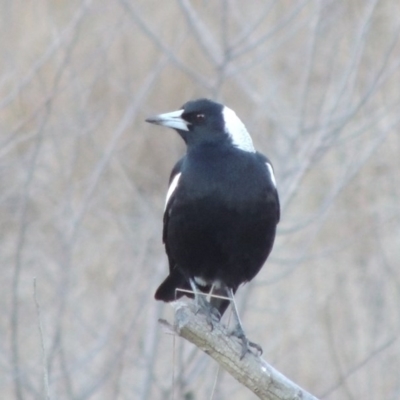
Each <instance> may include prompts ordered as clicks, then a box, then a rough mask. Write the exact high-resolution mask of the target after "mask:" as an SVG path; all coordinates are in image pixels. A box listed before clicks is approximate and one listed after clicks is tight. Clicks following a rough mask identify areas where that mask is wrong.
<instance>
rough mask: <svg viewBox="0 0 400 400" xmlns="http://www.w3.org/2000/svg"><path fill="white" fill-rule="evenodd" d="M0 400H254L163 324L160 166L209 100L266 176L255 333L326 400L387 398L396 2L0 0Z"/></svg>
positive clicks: (243, 299) (391, 374)
mask: <svg viewBox="0 0 400 400" xmlns="http://www.w3.org/2000/svg"><path fill="white" fill-rule="evenodd" d="M0 21H1V23H0V32H1V34H0V54H1V57H0V226H1V229H0V261H1V267H0V285H1V290H0V307H1V311H2V312H1V315H0V388H1V398H2V399H10V400H14V399H15V400H25V399H71V400H72V399H74V400H87V399H140V400H145V399H173V398H174V399H186V400H195V399H228V398H229V399H255V398H256V397H255V396H254V395H253V394H251V393H250V392H249V391H248V390H247V389H245V388H242V387H241V386H240V385H239V384H238V383H237V382H236V381H235V380H234V379H233V378H231V377H230V376H229V375H227V374H226V373H224V372H223V371H221V370H219V368H218V365H217V364H216V363H214V362H213V361H212V360H210V359H209V358H208V357H207V356H205V355H203V354H202V353H201V352H200V351H197V350H196V349H195V348H194V347H193V346H192V345H191V344H188V343H184V342H183V340H182V339H179V338H175V339H174V338H173V337H172V336H171V335H168V334H166V333H165V332H164V331H163V329H162V327H161V326H160V325H159V324H158V322H157V319H158V318H167V319H169V320H172V317H173V313H172V308H171V307H170V306H169V305H165V304H163V303H158V302H156V301H155V300H154V299H153V294H154V291H155V289H156V287H157V285H158V284H159V283H160V282H161V281H162V280H163V279H164V277H165V276H166V274H167V270H168V266H167V261H166V256H165V254H164V248H163V245H162V242H161V230H162V214H163V208H164V198H165V193H166V190H167V182H168V177H169V172H170V170H171V168H172V166H173V165H174V163H175V161H176V160H177V159H178V158H179V157H180V156H181V155H182V154H183V153H184V150H185V149H184V145H183V143H182V141H181V139H180V138H179V137H178V135H177V134H176V133H175V132H173V131H172V130H167V129H161V128H157V127H154V126H150V125H149V124H146V123H145V122H144V119H145V118H146V117H147V116H149V115H152V114H155V113H159V112H166V111H172V110H175V109H177V108H178V107H180V106H181V105H182V104H183V103H185V102H186V101H187V100H190V99H195V98H198V97H210V98H213V99H216V100H218V101H221V102H223V103H224V104H226V105H228V106H229V107H231V108H233V109H234V110H235V111H236V112H237V114H238V115H239V117H240V118H241V119H242V120H243V122H244V123H245V124H246V126H247V128H248V130H249V132H250V133H251V134H252V137H253V140H254V142H255V145H256V147H257V149H259V150H260V151H261V152H263V153H265V154H267V155H268V156H269V158H270V159H271V161H272V162H273V164H274V167H275V174H276V177H277V182H278V188H279V192H280V197H281V203H282V220H281V223H280V225H279V232H278V236H277V240H276V244H275V247H274V250H273V252H272V254H271V256H270V258H269V260H268V261H267V265H266V266H265V267H264V268H263V269H262V271H261V272H260V274H259V275H258V276H257V277H256V279H255V280H254V281H253V282H252V283H251V284H248V285H246V286H244V287H242V288H241V289H240V290H239V292H238V302H239V308H240V312H241V315H242V317H243V323H244V326H245V329H246V332H247V334H248V336H249V338H250V339H251V340H253V341H255V342H256V343H259V344H261V345H262V347H263V349H264V357H265V359H266V360H267V361H268V362H270V363H271V364H272V365H273V366H274V367H276V368H277V369H279V370H280V371H281V372H282V373H284V374H285V375H286V376H288V377H289V378H290V379H292V380H294V381H295V382H297V383H298V384H299V385H300V386H302V387H304V388H305V389H307V390H308V391H310V392H312V393H313V394H314V395H316V396H319V397H320V398H321V399H327V400H328V399H329V400H330V399H360V398H362V399H386V400H390V399H393V400H395V399H399V398H400V379H399V371H400V343H399V333H400V312H399V308H400V307H399V304H400V268H399V267H400V265H399V260H400V204H399V195H400V135H399V133H398V131H399V128H400V126H399V125H400V112H399V107H400V83H399V82H400V43H399V29H400V3H399V2H398V1H397V0H381V1H378V0H348V1H345V2H338V1H333V0H328V1H318V0H314V1H311V0H307V1H306V0H291V1H289V0H283V1H282V0H281V1H276V0H275V1H274V0H253V1H251V2H244V1H241V0H191V1H190V0H176V1H169V2H160V1H158V0H157V1H156V0H146V1H145V0H117V1H115V2H109V1H103V0H99V1H90V0H87V1H86V0H84V1H81V0H68V1H66V0H59V1H50V0H37V1H34V2H33V1H31V2H26V1H22V0H15V1H7V0H2V1H0Z"/></svg>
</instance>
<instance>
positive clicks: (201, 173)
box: [182, 154, 262, 208]
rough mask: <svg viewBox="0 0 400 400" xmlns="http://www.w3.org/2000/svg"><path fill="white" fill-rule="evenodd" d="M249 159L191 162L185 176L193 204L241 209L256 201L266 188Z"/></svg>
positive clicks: (211, 157)
mask: <svg viewBox="0 0 400 400" xmlns="http://www.w3.org/2000/svg"><path fill="white" fill-rule="evenodd" d="M258 175H259V174H258V173H257V171H256V170H255V168H254V165H253V163H252V162H250V161H249V160H245V159H241V158H235V157H232V156H230V155H224V154H222V155H220V156H215V155H213V154H211V155H208V157H206V156H204V155H203V156H202V157H198V158H194V159H191V160H189V162H188V165H187V168H186V169H185V171H184V174H183V176H182V189H183V192H185V193H184V196H185V197H186V196H187V199H188V200H189V201H190V202H193V203H197V204H199V205H200V204H202V203H203V202H204V204H206V205H208V206H210V205H211V204H212V205H213V206H215V207H217V206H220V207H227V208H238V207H241V206H245V205H246V203H248V202H251V201H255V200H256V199H257V197H258V193H260V192H261V191H262V185H261V186H260V185H259V184H258V182H257V181H258V180H259V176H258Z"/></svg>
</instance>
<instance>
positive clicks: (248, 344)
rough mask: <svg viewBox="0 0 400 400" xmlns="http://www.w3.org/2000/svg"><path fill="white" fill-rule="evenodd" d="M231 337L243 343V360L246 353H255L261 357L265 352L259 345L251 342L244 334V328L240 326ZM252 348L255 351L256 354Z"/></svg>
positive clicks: (231, 333) (241, 357)
mask: <svg viewBox="0 0 400 400" xmlns="http://www.w3.org/2000/svg"><path fill="white" fill-rule="evenodd" d="M230 336H235V337H237V338H238V339H240V340H241V342H242V351H241V353H240V359H241V360H242V359H243V357H244V356H245V355H246V353H248V352H249V353H253V354H254V355H256V356H258V357H259V356H261V355H262V353H263V350H262V348H261V346H260V345H258V344H257V343H253V342H250V340H249V339H247V337H246V335H245V334H244V331H243V328H242V327H241V326H240V325H239V324H238V325H236V327H235V328H234V329H233V330H232V331H231V332H230ZM251 348H253V349H255V351H256V353H254V352H253V351H252V350H251Z"/></svg>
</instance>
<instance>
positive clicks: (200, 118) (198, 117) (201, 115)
mask: <svg viewBox="0 0 400 400" xmlns="http://www.w3.org/2000/svg"><path fill="white" fill-rule="evenodd" d="M205 118H206V116H205V115H204V114H196V121H197V122H202V121H204V120H205Z"/></svg>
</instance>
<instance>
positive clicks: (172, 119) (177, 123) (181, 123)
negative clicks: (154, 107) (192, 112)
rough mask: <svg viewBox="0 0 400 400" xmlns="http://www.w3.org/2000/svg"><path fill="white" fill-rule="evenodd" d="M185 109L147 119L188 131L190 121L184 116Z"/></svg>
mask: <svg viewBox="0 0 400 400" xmlns="http://www.w3.org/2000/svg"><path fill="white" fill-rule="evenodd" d="M182 114H183V110H178V111H172V112H169V113H165V114H159V115H156V116H154V117H150V118H147V119H146V122H150V123H151V124H156V125H162V126H166V127H168V128H173V129H178V130H180V131H188V130H189V128H188V124H189V123H188V122H187V121H185V120H184V119H183V118H182Z"/></svg>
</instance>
